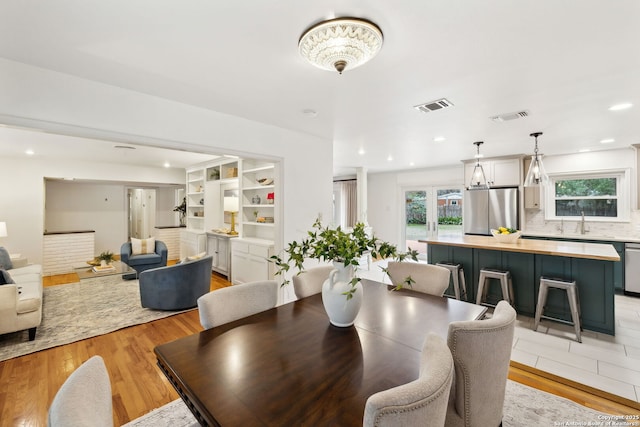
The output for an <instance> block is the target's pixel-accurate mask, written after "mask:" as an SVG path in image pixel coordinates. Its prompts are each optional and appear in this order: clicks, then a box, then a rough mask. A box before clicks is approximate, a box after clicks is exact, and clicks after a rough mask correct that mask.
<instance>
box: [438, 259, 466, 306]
mask: <svg viewBox="0 0 640 427" xmlns="http://www.w3.org/2000/svg"><path fill="white" fill-rule="evenodd" d="M436 265H438V266H440V267H444V268H446V269H447V270H449V271H450V272H451V278H452V279H453V292H454V293H455V295H456V299H457V300H459V299H462V300H463V301H466V300H467V285H466V282H465V280H464V269H463V268H462V265H460V264H455V263H452V262H439V263H436ZM461 287H462V289H461ZM461 290H462V292H460V291H461Z"/></svg>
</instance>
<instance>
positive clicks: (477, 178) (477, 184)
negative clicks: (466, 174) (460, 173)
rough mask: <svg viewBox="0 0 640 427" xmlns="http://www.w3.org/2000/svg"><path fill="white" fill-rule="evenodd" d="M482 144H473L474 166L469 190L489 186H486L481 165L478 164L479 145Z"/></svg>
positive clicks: (481, 142)
mask: <svg viewBox="0 0 640 427" xmlns="http://www.w3.org/2000/svg"><path fill="white" fill-rule="evenodd" d="M482 144H484V142H483V141H477V142H474V143H473V145H475V146H476V165H475V167H474V168H473V173H472V174H471V182H470V183H469V188H478V189H479V188H489V185H487V178H486V176H485V174H484V169H482V165H481V164H480V157H481V156H480V145H482Z"/></svg>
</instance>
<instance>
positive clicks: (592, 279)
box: [420, 235, 620, 335]
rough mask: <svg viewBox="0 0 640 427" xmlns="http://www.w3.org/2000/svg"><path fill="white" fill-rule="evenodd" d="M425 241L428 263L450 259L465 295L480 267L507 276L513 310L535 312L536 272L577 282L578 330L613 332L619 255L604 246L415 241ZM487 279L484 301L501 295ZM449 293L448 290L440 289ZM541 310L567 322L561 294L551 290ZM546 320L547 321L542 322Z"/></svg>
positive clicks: (483, 239) (472, 292)
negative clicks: (462, 280)
mask: <svg viewBox="0 0 640 427" xmlns="http://www.w3.org/2000/svg"><path fill="white" fill-rule="evenodd" d="M420 241H421V242H423V243H426V244H427V256H428V260H429V263H431V264H436V263H438V262H453V263H458V264H461V265H462V267H463V268H464V274H465V281H466V283H467V299H468V300H469V301H471V302H474V301H475V298H476V295H477V290H478V277H479V275H480V270H481V269H482V268H496V269H500V270H509V271H510V272H511V275H512V277H513V287H514V294H515V303H514V306H515V308H516V310H517V311H518V313H520V314H523V315H526V316H531V317H533V316H534V314H535V309H536V304H537V297H538V288H539V284H540V277H541V276H550V277H559V278H563V279H568V280H575V281H576V282H577V284H578V292H579V298H580V306H581V311H582V326H583V328H584V329H587V330H592V331H596V332H603V333H606V334H609V335H614V334H615V319H614V293H615V289H614V271H613V264H614V263H615V262H619V261H620V256H619V255H618V253H617V252H616V250H615V248H614V247H613V246H612V245H610V244H599V243H582V242H563V241H552V240H537V239H518V240H517V241H516V242H515V243H500V242H498V241H497V240H496V239H494V238H493V237H491V236H473V235H464V236H458V237H436V238H432V239H425V240H420ZM499 289H500V287H499V285H498V283H497V282H496V283H492V284H491V287H490V288H489V293H488V299H489V300H490V301H494V302H497V300H498V299H500V296H501V293H500V291H499ZM446 293H447V294H449V290H448V291H447V292H446ZM545 314H547V315H550V316H553V317H559V318H562V319H565V320H570V319H571V315H570V310H569V304H568V302H567V298H566V295H565V293H564V292H562V291H559V290H557V289H551V290H550V291H549V296H548V298H547V304H546V311H545ZM546 322H548V321H546Z"/></svg>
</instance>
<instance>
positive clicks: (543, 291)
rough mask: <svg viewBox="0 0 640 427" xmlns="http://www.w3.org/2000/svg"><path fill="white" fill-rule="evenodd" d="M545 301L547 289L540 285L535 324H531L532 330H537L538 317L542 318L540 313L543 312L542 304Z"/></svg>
mask: <svg viewBox="0 0 640 427" xmlns="http://www.w3.org/2000/svg"><path fill="white" fill-rule="evenodd" d="M546 301H547V287H546V286H545V285H540V290H539V291H538V304H537V306H536V317H535V322H534V324H533V330H534V331H536V330H538V325H539V324H540V317H541V316H542V312H543V310H544V304H545V303H546Z"/></svg>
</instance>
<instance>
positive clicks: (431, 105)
mask: <svg viewBox="0 0 640 427" xmlns="http://www.w3.org/2000/svg"><path fill="white" fill-rule="evenodd" d="M449 107H453V103H452V102H451V101H449V100H448V99H445V98H442V99H438V100H436V101H431V102H425V103H424V104H420V105H415V106H414V107H413V108H415V109H416V110H418V111H422V112H423V113H428V112H430V111H437V110H442V109H443V108H449Z"/></svg>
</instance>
